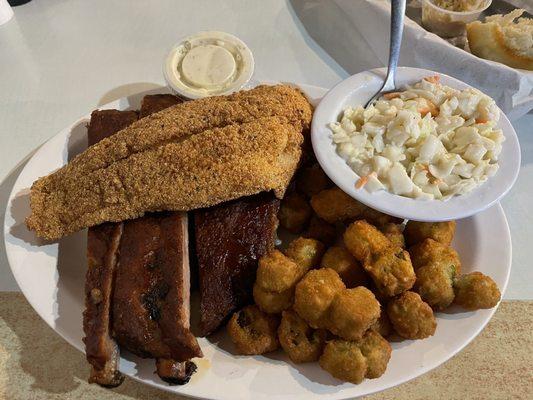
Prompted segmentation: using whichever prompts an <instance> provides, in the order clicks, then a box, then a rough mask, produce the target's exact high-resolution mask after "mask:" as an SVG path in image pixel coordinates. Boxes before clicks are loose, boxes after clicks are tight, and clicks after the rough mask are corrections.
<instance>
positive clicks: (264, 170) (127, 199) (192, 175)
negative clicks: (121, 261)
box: [27, 106, 303, 240]
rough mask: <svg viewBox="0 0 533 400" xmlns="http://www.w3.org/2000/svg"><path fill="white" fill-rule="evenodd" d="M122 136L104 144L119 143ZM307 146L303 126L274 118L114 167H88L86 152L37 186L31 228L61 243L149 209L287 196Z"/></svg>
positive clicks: (178, 208) (221, 130)
mask: <svg viewBox="0 0 533 400" xmlns="http://www.w3.org/2000/svg"><path fill="white" fill-rule="evenodd" d="M176 107H179V106H176ZM148 118H150V117H147V119H148ZM122 132H124V131H122ZM120 134H121V133H117V134H116V135H115V136H114V137H116V136H118V135H120ZM114 137H111V138H110V139H111V140H107V139H106V140H104V141H103V142H107V143H112V144H115V142H113V140H112V139H113V138H114ZM302 141H303V136H302V134H301V128H300V127H298V126H297V124H293V123H288V122H287V119H285V118H279V117H268V118H260V119H257V120H254V121H252V122H249V123H243V124H241V125H237V124H233V125H227V126H225V127H223V128H215V129H210V130H205V131H203V132H201V133H198V134H196V135H190V136H188V137H187V138H186V139H184V140H181V141H168V142H166V143H164V144H160V145H159V146H157V147H153V148H149V149H147V150H144V151H140V152H138V153H135V154H129V155H128V156H126V157H124V158H123V159H121V160H117V161H114V162H112V163H110V164H109V165H108V166H107V168H92V166H93V165H94V164H92V163H91V161H90V160H89V164H91V166H88V165H84V161H85V160H86V158H85V157H84V156H83V155H82V156H81V157H78V158H76V159H75V160H74V161H73V162H72V164H75V165H73V166H72V167H71V164H69V165H67V166H66V167H63V168H62V169H60V170H59V171H57V172H55V173H53V174H51V175H49V176H47V177H44V178H41V179H39V180H38V181H37V182H35V183H34V185H33V187H32V190H31V196H30V201H31V209H32V214H31V215H30V217H28V219H27V224H28V227H29V228H30V229H32V230H35V231H36V233H37V235H38V236H40V237H43V238H46V239H52V240H53V239H58V238H60V237H62V236H64V235H67V234H69V233H72V232H76V231H78V230H80V229H83V228H86V227H90V226H94V225H98V224H101V223H103V222H106V221H114V222H116V221H122V220H125V219H130V218H136V217H139V216H141V215H143V214H144V213H145V212H147V211H161V210H173V211H186V210H191V209H196V208H200V207H207V206H211V205H215V204H218V203H221V202H223V201H227V200H231V199H236V198H239V197H242V196H248V195H252V194H255V193H258V192H262V191H270V190H273V191H274V192H275V194H276V195H277V196H278V197H281V196H283V194H284V192H285V189H286V187H287V185H288V183H289V181H290V179H291V178H292V175H293V173H294V171H295V169H296V167H297V164H298V161H299V159H300V155H301V148H300V146H301V143H302ZM98 146H99V145H98V144H97V145H95V146H94V147H95V148H97V149H98Z"/></svg>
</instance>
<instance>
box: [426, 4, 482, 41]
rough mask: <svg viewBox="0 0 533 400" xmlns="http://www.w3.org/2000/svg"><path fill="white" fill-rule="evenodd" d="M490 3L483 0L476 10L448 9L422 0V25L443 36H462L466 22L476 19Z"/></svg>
mask: <svg viewBox="0 0 533 400" xmlns="http://www.w3.org/2000/svg"><path fill="white" fill-rule="evenodd" d="M491 4H492V0H485V2H484V4H483V5H482V6H481V8H478V9H477V10H472V11H450V10H446V9H444V8H440V7H438V6H436V5H435V4H434V3H433V1H432V0H422V26H424V28H426V29H427V30H428V31H430V32H433V33H435V34H437V35H439V36H440V37H443V38H451V37H457V36H462V35H464V34H465V32H466V24H468V23H470V22H473V21H475V20H477V19H478V18H479V16H480V14H481V13H482V12H483V11H485V10H486V9H487V8H489V6H490V5H491Z"/></svg>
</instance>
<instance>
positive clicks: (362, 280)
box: [320, 246, 368, 288]
mask: <svg viewBox="0 0 533 400" xmlns="http://www.w3.org/2000/svg"><path fill="white" fill-rule="evenodd" d="M320 265H321V266H322V268H331V269H333V270H335V271H337V273H338V274H339V276H340V277H341V279H342V281H343V282H344V284H345V285H346V287H347V288H354V287H357V286H365V285H366V284H367V283H368V275H367V274H366V272H365V270H364V269H363V267H362V266H361V264H360V263H359V261H357V260H356V259H355V257H354V256H352V255H351V253H350V252H349V251H348V250H347V249H346V248H345V247H341V246H332V247H330V248H329V249H327V250H326V252H325V253H324V256H323V257H322V261H321V263H320Z"/></svg>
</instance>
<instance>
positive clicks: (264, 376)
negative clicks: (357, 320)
mask: <svg viewBox="0 0 533 400" xmlns="http://www.w3.org/2000/svg"><path fill="white" fill-rule="evenodd" d="M300 87H301V88H302V89H303V90H304V91H305V92H306V93H307V95H308V96H309V97H310V98H311V99H312V100H313V101H314V102H315V103H316V101H318V100H319V99H320V97H321V96H323V94H324V93H325V92H326V90H325V89H321V88H317V87H312V86H305V85H300ZM162 91H164V90H158V91H157V92H162ZM153 93H155V91H150V92H144V93H139V94H137V95H135V96H131V97H128V98H123V99H120V100H117V101H114V102H112V103H109V104H106V105H105V106H102V107H100V109H106V108H117V109H120V110H125V109H128V108H133V109H135V108H138V107H139V103H140V100H141V99H142V97H143V96H144V95H146V94H153ZM89 118H90V114H87V115H86V116H84V117H82V118H80V119H79V120H77V121H76V122H74V123H73V124H72V125H71V126H69V127H66V128H65V129H63V130H62V131H61V132H59V133H58V134H57V135H56V136H54V137H53V138H51V139H50V140H49V141H48V142H46V143H45V144H43V145H42V146H41V147H40V148H39V149H38V150H37V152H36V153H35V155H34V156H33V157H32V158H31V159H30V160H29V161H28V163H27V164H26V166H25V168H24V169H23V171H22V172H21V174H20V176H19V177H18V179H17V181H16V183H15V185H14V187H13V191H12V193H11V195H10V199H9V201H8V206H7V210H6V214H5V215H6V217H5V221H4V224H5V229H4V232H5V238H4V239H5V244H6V251H7V256H8V260H9V263H10V266H11V270H12V271H13V275H14V276H15V279H16V280H17V283H18V284H19V286H20V289H21V290H22V292H23V293H24V295H25V296H26V298H27V299H28V301H29V303H30V304H31V305H32V307H33V308H34V309H35V311H37V313H38V314H39V315H40V316H41V318H43V319H44V320H45V321H46V323H47V324H48V325H50V327H51V328H52V329H54V330H55V331H56V332H57V333H58V334H59V335H61V336H62V337H63V338H64V339H65V340H67V341H68V342H69V343H70V344H72V345H73V346H74V347H76V348H77V349H79V350H80V351H83V348H84V347H83V343H82V337H83V331H82V312H83V308H84V305H83V302H84V298H83V292H84V280H85V270H86V259H85V252H86V249H85V246H86V236H87V234H86V231H82V232H78V233H77V234H74V235H71V236H69V237H66V238H64V239H62V240H61V241H59V242H58V243H44V242H42V241H40V240H38V239H37V238H36V237H35V236H34V235H33V233H32V232H29V231H28V230H27V229H26V226H25V225H24V218H25V217H26V216H27V215H29V201H28V193H29V188H30V186H31V184H32V183H33V181H34V180H35V179H37V178H38V177H40V176H43V175H46V174H48V173H50V172H52V171H54V170H55V169H57V168H60V167H61V166H62V165H64V164H65V163H66V162H67V161H68V159H69V154H70V157H72V155H73V154H77V153H79V152H80V151H83V150H84V149H85V147H86V146H87V140H86V127H85V125H86V124H87V123H88V121H89ZM454 246H455V247H456V249H457V251H458V252H459V254H460V256H461V259H462V262H463V271H464V272H470V271H473V270H480V271H482V272H484V273H485V274H488V275H490V276H491V277H492V278H493V279H494V280H495V281H496V283H497V284H498V286H499V287H500V289H501V291H502V294H503V292H504V291H505V288H506V286H507V281H508V278H509V273H510V268H511V238H510V233H509V228H508V226H507V221H506V219H505V215H504V213H503V210H502V208H501V207H500V206H499V205H495V206H493V207H492V208H490V209H488V210H486V211H484V212H483V213H481V214H478V215H476V216H474V217H471V218H468V219H464V220H461V221H458V223H457V234H456V237H455V241H454ZM494 311H495V309H491V310H480V311H476V312H461V311H460V310H455V309H453V308H452V309H450V310H447V312H446V313H438V314H437V322H438V326H437V331H436V333H435V335H434V336H433V337H431V338H429V339H426V340H418V341H409V340H405V341H402V342H396V343H392V347H393V352H392V358H391V361H390V363H389V366H388V368H387V371H386V373H385V374H384V375H383V376H382V377H381V378H379V379H374V380H366V381H364V382H363V383H362V384H360V385H357V386H356V385H351V384H346V383H342V382H340V381H338V380H336V379H334V378H332V377H330V375H329V374H328V373H326V372H325V371H323V370H321V369H320V367H319V366H318V364H317V363H311V364H304V365H294V364H291V363H288V362H287V359H286V357H284V355H283V354H281V352H278V353H274V354H269V355H268V356H258V357H241V356H234V355H232V346H231V343H229V341H228V339H227V337H226V335H225V334H224V332H223V331H222V332H220V333H219V334H217V335H215V336H213V337H210V338H209V339H205V338H202V339H200V340H199V343H200V345H201V347H202V350H203V352H204V355H205V358H204V359H203V360H201V361H200V362H198V367H199V371H198V372H197V373H196V374H195V375H194V376H193V378H192V379H191V382H190V383H189V384H187V385H185V386H168V385H167V384H166V383H164V382H162V381H161V380H160V379H159V378H158V377H157V375H155V374H154V371H155V363H154V360H152V359H140V358H138V357H136V356H133V355H131V354H129V353H123V354H122V359H121V363H120V370H121V371H122V372H123V373H125V374H126V375H129V376H131V377H132V378H134V379H136V380H138V381H141V382H144V383H146V384H148V385H152V386H156V387H159V388H161V389H163V390H167V391H171V392H174V393H179V394H183V395H187V396H192V397H197V398H206V399H221V400H237V399H254V400H263V399H264V400H266V399H268V400H270V399H271V398H272V397H273V396H275V398H276V399H291V400H296V399H302V400H303V399H306V400H309V399H318V398H320V399H347V398H353V397H357V396H362V395H365V394H369V393H373V392H377V391H380V390H383V389H386V388H389V387H392V386H395V385H398V384H400V383H402V382H405V381H407V380H409V379H412V378H415V377H417V376H419V375H421V374H423V373H425V372H427V371H429V370H431V369H432V368H435V367H436V366H438V365H439V364H441V363H443V362H444V361H446V360H447V359H449V358H450V357H452V356H453V355H454V354H455V353H457V352H458V351H460V350H461V349H462V348H463V347H464V346H465V345H467V344H468V343H469V342H470V341H471V340H472V339H473V338H474V337H475V336H476V335H477V334H478V333H479V332H480V331H481V329H483V327H484V326H485V325H486V323H487V322H488V321H489V319H490V318H491V316H492V315H493V313H494ZM65 373H66V374H68V373H69V372H68V371H65ZM87 376H89V366H87Z"/></svg>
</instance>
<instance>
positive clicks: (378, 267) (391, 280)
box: [363, 246, 416, 297]
mask: <svg viewBox="0 0 533 400" xmlns="http://www.w3.org/2000/svg"><path fill="white" fill-rule="evenodd" d="M363 267H364V268H365V271H366V272H367V273H368V274H369V275H370V277H371V278H372V280H373V281H374V284H375V285H376V287H377V289H378V290H379V291H380V292H381V293H382V294H383V295H385V296H388V297H392V296H396V295H397V294H400V293H402V292H405V291H406V290H409V289H411V288H412V287H413V285H414V283H415V281H416V275H415V271H414V269H413V265H412V264H411V259H410V257H409V253H408V252H407V251H406V250H403V249H401V248H399V247H392V246H390V247H388V248H386V249H385V250H384V251H382V252H381V253H372V254H371V255H370V256H368V257H367V258H366V260H365V262H364V263H363Z"/></svg>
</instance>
